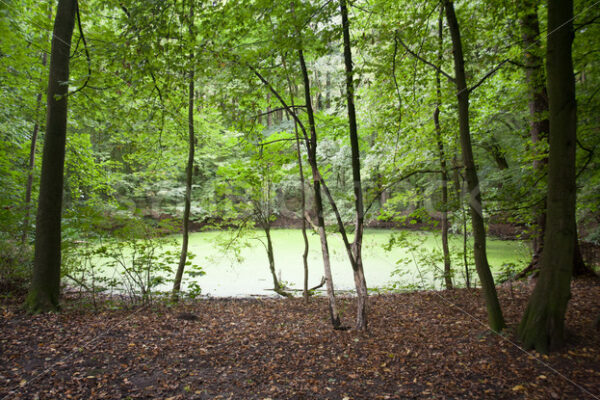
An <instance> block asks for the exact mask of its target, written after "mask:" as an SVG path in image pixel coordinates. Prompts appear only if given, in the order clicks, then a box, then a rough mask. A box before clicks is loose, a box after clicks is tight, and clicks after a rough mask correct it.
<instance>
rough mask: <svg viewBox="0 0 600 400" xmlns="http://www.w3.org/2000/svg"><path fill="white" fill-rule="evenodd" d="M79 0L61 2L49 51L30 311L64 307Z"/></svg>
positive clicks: (28, 300) (28, 301)
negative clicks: (67, 165)
mask: <svg viewBox="0 0 600 400" xmlns="http://www.w3.org/2000/svg"><path fill="white" fill-rule="evenodd" d="M76 9H77V1H76V0H59V2H58V8H57V11H56V17H55V20H54V30H53V36H52V49H51V51H50V72H49V78H48V94H47V109H46V136H45V143H44V152H43V158H42V174H41V181H40V195H39V201H38V211H37V220H36V236H35V258H34V265H33V278H32V282H31V287H30V289H29V294H28V297H27V301H26V302H27V308H28V309H29V310H30V311H31V312H46V311H53V310H58V309H59V295H60V263H61V252H60V246H61V226H60V225H61V211H62V195H63V179H64V177H63V171H64V161H65V143H66V135H67V95H68V91H69V86H68V84H67V82H68V81H69V57H70V51H71V37H72V35H73V27H74V25H75V12H76Z"/></svg>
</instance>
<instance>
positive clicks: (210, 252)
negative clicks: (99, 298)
mask: <svg viewBox="0 0 600 400" xmlns="http://www.w3.org/2000/svg"><path fill="white" fill-rule="evenodd" d="M393 233H396V234H398V233H399V231H393V230H379V229H377V230H375V229H370V230H367V231H366V232H365V236H364V242H363V263H364V269H365V277H366V280H367V285H368V287H369V288H386V287H390V286H391V285H393V284H394V283H395V284H396V287H401V288H402V287H404V288H411V287H421V288H432V287H435V288H439V287H441V280H440V279H437V280H434V268H435V267H436V266H437V268H440V267H441V266H442V262H441V256H438V257H435V256H431V255H432V254H433V252H436V251H437V252H438V253H440V254H441V240H440V234H439V232H413V231H403V232H402V234H403V235H405V243H410V244H412V245H414V246H415V248H413V249H410V250H408V249H407V248H405V247H401V246H394V247H393V248H392V249H391V251H385V250H384V245H385V244H386V243H388V241H389V239H390V236H391V235H392V234H393ZM229 235H230V234H229V233H227V232H197V233H193V234H192V235H191V236H190V247H189V249H190V251H191V252H193V253H194V254H195V255H196V257H195V259H194V263H195V264H198V265H200V266H201V267H202V268H203V270H204V271H205V272H206V275H204V276H200V277H195V278H191V277H189V276H184V283H183V286H184V287H186V286H187V284H189V282H190V280H191V279H194V280H196V282H197V283H198V284H199V285H200V287H201V288H202V293H203V294H204V295H210V296H216V297H225V296H251V295H272V294H273V292H272V291H271V290H270V289H272V287H273V283H272V278H271V275H270V272H269V265H268V260H267V254H266V251H265V248H264V246H263V244H262V243H261V241H260V240H259V239H264V235H263V234H262V232H261V231H258V230H257V231H253V232H252V233H251V234H250V235H247V236H246V239H247V240H246V242H247V246H242V247H241V248H240V249H239V257H236V255H235V252H234V251H233V247H229V248H226V247H224V246H222V243H223V242H224V241H227V238H228V237H229ZM328 238H329V245H330V251H331V261H332V273H333V283H334V285H335V288H336V290H352V289H353V288H354V280H353V276H352V269H351V267H350V264H349V262H348V258H347V255H346V252H345V249H344V247H343V243H342V240H341V238H340V237H339V234H330V235H329V236H328ZM272 239H273V245H274V249H275V251H274V252H275V263H276V270H277V275H278V276H279V277H280V278H281V280H282V281H284V282H285V283H286V284H287V286H288V287H291V288H295V289H301V288H302V282H303V265H302V252H303V250H304V243H303V239H302V232H301V231H300V230H299V229H277V230H273V231H272ZM450 240H451V246H453V247H454V251H455V254H457V253H456V252H462V236H458V235H456V236H454V235H453V236H451V239H450ZM220 243H221V244H220ZM309 243H310V251H309V255H308V263H309V287H310V286H315V285H317V284H318V283H319V282H320V281H321V277H322V276H323V262H322V256H321V247H320V243H319V238H318V236H317V235H316V234H314V233H312V232H309ZM487 250H488V259H489V263H490V265H491V268H492V271H493V272H494V274H495V275H499V274H501V273H502V272H501V271H502V266H503V265H504V264H506V263H514V264H516V265H517V266H519V265H524V264H525V263H526V262H527V258H528V257H529V255H528V252H529V251H528V249H527V247H526V245H525V244H523V243H521V242H518V241H504V240H494V239H489V240H488V249H487ZM427 255H430V258H429V259H426V258H425V257H426V256H427ZM455 258H456V259H455V260H454V269H455V271H456V272H455V280H456V281H457V282H458V283H459V284H462V282H464V273H463V270H464V266H463V262H462V256H460V255H459V254H457V256H456V257H455ZM399 260H401V261H400V262H398V261H399ZM173 268H174V269H175V268H176V266H173ZM471 268H472V270H473V271H472V275H473V279H476V274H475V272H474V266H473V265H471ZM395 270H399V271H401V273H400V274H393V272H394V271H395ZM164 289H167V287H165V288H164ZM298 294H300V293H298Z"/></svg>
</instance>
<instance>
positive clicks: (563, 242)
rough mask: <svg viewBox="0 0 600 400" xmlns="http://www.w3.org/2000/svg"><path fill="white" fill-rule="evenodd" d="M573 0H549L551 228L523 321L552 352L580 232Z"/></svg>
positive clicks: (522, 329)
mask: <svg viewBox="0 0 600 400" xmlns="http://www.w3.org/2000/svg"><path fill="white" fill-rule="evenodd" d="M572 17H573V2H572V0H549V1H548V31H549V32H551V34H550V35H549V36H548V44H547V50H546V51H547V56H546V57H547V58H546V71H547V74H548V75H547V87H548V100H549V109H550V154H549V158H548V196H547V211H546V214H547V216H546V232H545V236H544V248H543V250H542V257H541V267H540V276H539V279H538V282H537V284H536V286H535V289H534V291H533V293H532V295H531V297H530V299H529V303H528V305H527V309H526V310H525V313H524V315H523V319H522V320H521V324H520V325H519V330H518V332H519V337H520V338H521V340H522V341H523V344H524V346H525V347H526V348H535V349H536V350H537V351H539V352H542V353H546V352H548V351H550V350H554V349H557V348H559V347H561V346H562V345H563V343H564V322H565V321H564V320H565V312H566V310H567V303H568V301H569V297H570V283H571V275H572V269H573V252H574V245H575V240H576V232H575V192H576V185H575V143H576V140H577V136H576V131H577V115H576V102H575V79H574V76H573V60H572V56H571V44H572V41H573V22H572Z"/></svg>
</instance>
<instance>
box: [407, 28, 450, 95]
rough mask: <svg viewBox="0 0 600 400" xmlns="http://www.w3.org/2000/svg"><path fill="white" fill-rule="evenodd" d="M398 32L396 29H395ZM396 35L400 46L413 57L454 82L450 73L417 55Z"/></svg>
mask: <svg viewBox="0 0 600 400" xmlns="http://www.w3.org/2000/svg"><path fill="white" fill-rule="evenodd" d="M396 32H398V31H396ZM396 37H397V38H398V42H399V43H400V44H401V45H402V47H404V49H405V50H406V51H407V52H408V53H409V54H410V55H411V56H413V57H414V58H416V59H417V60H419V61H421V62H422V63H424V64H427V65H429V66H430V67H431V68H433V69H434V70H436V71H437V72H439V73H440V74H442V75H444V76H445V77H446V78H448V80H449V81H450V82H452V83H454V77H453V76H452V75H449V74H448V73H446V72H445V71H444V70H443V69H441V68H440V67H438V66H437V65H435V64H434V63H432V62H430V61H427V60H426V59H424V58H423V57H421V56H420V55H418V54H417V53H415V52H414V51H412V50H411V49H410V48H409V47H408V46H407V45H406V43H404V42H403V41H402V39H401V38H400V35H396Z"/></svg>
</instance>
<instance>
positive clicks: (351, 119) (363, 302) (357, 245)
mask: <svg viewBox="0 0 600 400" xmlns="http://www.w3.org/2000/svg"><path fill="white" fill-rule="evenodd" d="M340 12H341V14H342V30H343V37H344V64H345V67H346V102H347V104H348V124H349V128H350V148H351V153H352V179H353V188H354V209H355V217H356V221H355V230H354V242H353V243H352V256H353V258H354V260H352V261H353V262H352V269H353V272H354V285H355V286H356V294H357V300H358V302H357V313H356V329H357V330H366V329H367V323H368V321H367V296H368V293H367V283H366V281H365V274H364V271H363V264H362V238H363V230H364V219H365V216H364V205H363V195H362V182H361V177H360V152H359V148H358V128H357V126H356V110H355V107H354V81H353V79H354V71H353V66H352V49H351V44H350V22H349V20H348V9H347V7H346V0H340Z"/></svg>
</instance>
